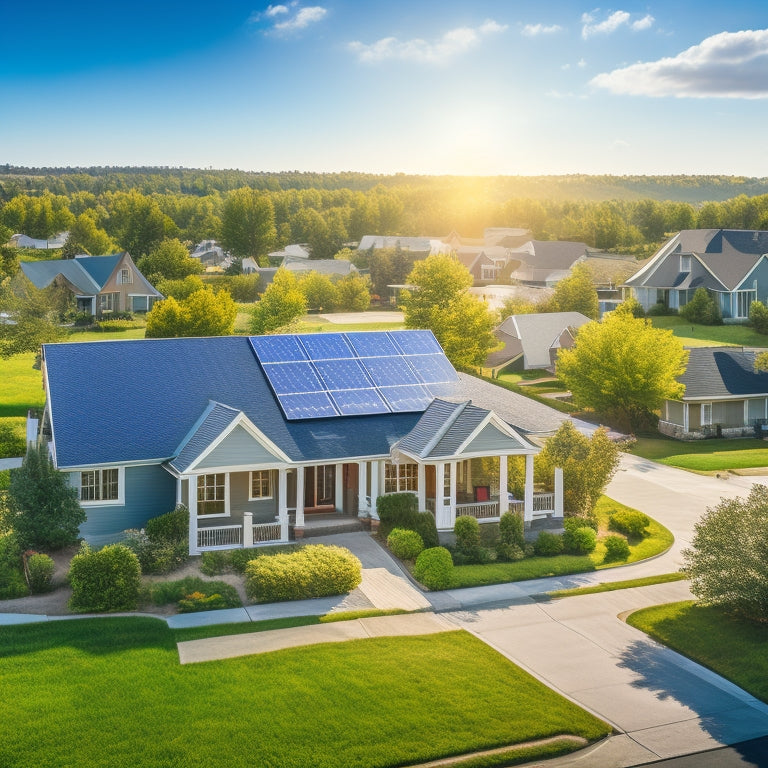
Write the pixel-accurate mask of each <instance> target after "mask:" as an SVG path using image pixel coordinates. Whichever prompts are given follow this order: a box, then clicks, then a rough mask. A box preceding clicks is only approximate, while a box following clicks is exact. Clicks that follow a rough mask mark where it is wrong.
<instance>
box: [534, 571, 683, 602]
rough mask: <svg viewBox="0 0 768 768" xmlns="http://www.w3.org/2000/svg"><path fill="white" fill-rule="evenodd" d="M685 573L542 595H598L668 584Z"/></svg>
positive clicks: (608, 583) (547, 596)
mask: <svg viewBox="0 0 768 768" xmlns="http://www.w3.org/2000/svg"><path fill="white" fill-rule="evenodd" d="M683 579H685V574H684V573H680V572H677V573H662V574H660V575H658V576H646V577H645V578H643V579H627V580H626V581H609V582H602V583H601V584H595V585H594V586H591V587H574V588H573V589H558V590H555V591H554V592H547V593H545V594H544V595H543V596H542V597H545V598H557V597H574V596H575V595H596V594H598V593H600V592H613V591H615V590H617V589H632V588H633V587H649V586H651V585H653V584H668V583H669V582H671V581H682V580H683Z"/></svg>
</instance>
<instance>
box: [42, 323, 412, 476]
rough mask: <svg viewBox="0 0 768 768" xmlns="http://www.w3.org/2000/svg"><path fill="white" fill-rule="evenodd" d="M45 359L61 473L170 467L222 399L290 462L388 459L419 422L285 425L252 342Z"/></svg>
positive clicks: (107, 350) (176, 343)
mask: <svg viewBox="0 0 768 768" xmlns="http://www.w3.org/2000/svg"><path fill="white" fill-rule="evenodd" d="M43 354H44V359H45V369H46V381H47V390H48V405H49V408H50V413H51V419H52V423H53V432H54V445H55V453H56V457H55V458H56V464H57V466H58V467H77V466H89V465H102V464H107V465H109V464H126V463H131V462H137V463H141V462H144V463H150V462H158V461H165V460H169V459H172V458H174V457H175V456H176V455H177V452H178V450H180V447H183V446H182V442H186V441H187V440H190V439H191V437H190V432H191V431H195V430H196V429H197V428H198V427H200V423H199V419H200V415H201V414H202V413H203V412H204V411H206V409H207V408H208V407H209V404H210V400H211V399H212V398H217V397H218V398H221V399H224V398H226V403H227V407H229V408H231V409H234V410H236V411H242V413H243V414H244V415H245V416H246V417H247V418H248V420H249V421H250V423H251V424H253V426H254V427H255V428H256V429H257V430H258V432H259V433H261V434H262V435H264V436H266V438H267V439H268V440H269V441H271V443H272V444H274V445H275V446H276V447H277V448H279V450H281V451H282V452H283V453H284V454H285V455H286V456H287V457H288V458H289V459H290V460H291V461H331V460H334V459H338V458H355V457H365V456H386V455H387V454H388V453H389V450H390V447H391V446H392V445H393V444H394V443H395V442H396V441H397V440H399V439H400V438H401V437H402V436H403V435H405V434H407V433H408V432H409V431H410V430H411V429H412V427H413V426H414V425H415V424H416V422H417V421H418V419H419V417H420V416H421V413H418V412H417V413H394V414H383V415H375V416H347V417H343V418H334V419H324V420H308V421H296V422H287V421H286V420H285V419H284V418H283V415H282V412H281V410H280V407H279V405H278V403H277V400H276V399H275V397H274V395H273V393H272V389H271V388H270V386H269V384H268V383H267V381H266V379H265V377H264V374H263V372H262V370H261V367H260V366H259V364H258V362H257V361H256V357H255V355H254V354H253V351H252V348H251V346H250V344H249V342H248V338H247V337H245V336H221V337H212V338H179V339H140V340H134V341H99V342H90V343H89V342H81V343H69V344H46V345H44V347H43ZM107 425H108V426H107Z"/></svg>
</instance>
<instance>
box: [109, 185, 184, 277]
mask: <svg viewBox="0 0 768 768" xmlns="http://www.w3.org/2000/svg"><path fill="white" fill-rule="evenodd" d="M105 226H106V227H107V232H108V233H109V234H110V235H111V236H112V237H113V238H114V239H115V240H116V241H117V242H118V243H119V244H120V247H121V248H124V249H125V250H126V251H129V252H130V253H131V255H132V256H133V257H134V258H139V257H141V256H146V255H147V254H148V253H150V252H151V251H153V250H154V249H155V248H157V246H158V245H160V243H162V241H163V240H165V239H166V238H168V237H173V236H174V235H175V234H176V233H177V231H178V228H177V227H176V225H175V224H174V222H173V220H172V219H171V218H170V217H169V216H166V215H165V214H164V213H163V212H162V211H161V210H160V206H159V205H158V204H157V202H155V200H153V199H152V198H150V197H146V196H145V195H142V194H141V193H140V192H137V191H136V190H135V189H132V190H131V191H130V192H116V193H115V194H114V195H113V196H112V198H111V211H110V216H109V218H108V219H107V220H106V221H105ZM142 271H143V270H142ZM145 274H146V273H145ZM165 277H183V275H165Z"/></svg>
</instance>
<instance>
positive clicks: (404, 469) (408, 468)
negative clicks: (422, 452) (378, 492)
mask: <svg viewBox="0 0 768 768" xmlns="http://www.w3.org/2000/svg"><path fill="white" fill-rule="evenodd" d="M418 490H419V465H418V464H411V463H398V464H393V463H391V462H387V463H386V464H385V465H384V493H406V492H410V493H418Z"/></svg>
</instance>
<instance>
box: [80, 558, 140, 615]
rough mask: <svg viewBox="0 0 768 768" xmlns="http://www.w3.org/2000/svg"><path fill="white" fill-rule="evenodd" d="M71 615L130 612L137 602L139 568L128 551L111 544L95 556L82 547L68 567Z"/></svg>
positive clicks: (137, 560) (136, 559)
mask: <svg viewBox="0 0 768 768" xmlns="http://www.w3.org/2000/svg"><path fill="white" fill-rule="evenodd" d="M68 578H69V583H70V585H71V586H72V597H71V598H70V601H69V607H70V608H71V609H72V610H74V611H132V610H134V609H135V608H136V605H137V604H138V601H139V587H140V586H141V566H140V565H139V559H138V557H136V555H135V554H134V553H133V552H131V550H130V549H128V547H124V546H123V545H122V544H111V545H109V546H106V547H104V548H103V549H100V550H99V551H98V552H94V551H92V550H91V548H90V547H89V546H88V545H87V544H86V543H83V544H82V546H81V547H80V552H79V553H78V554H77V555H75V556H74V557H73V558H72V562H71V563H70V567H69V576H68Z"/></svg>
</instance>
